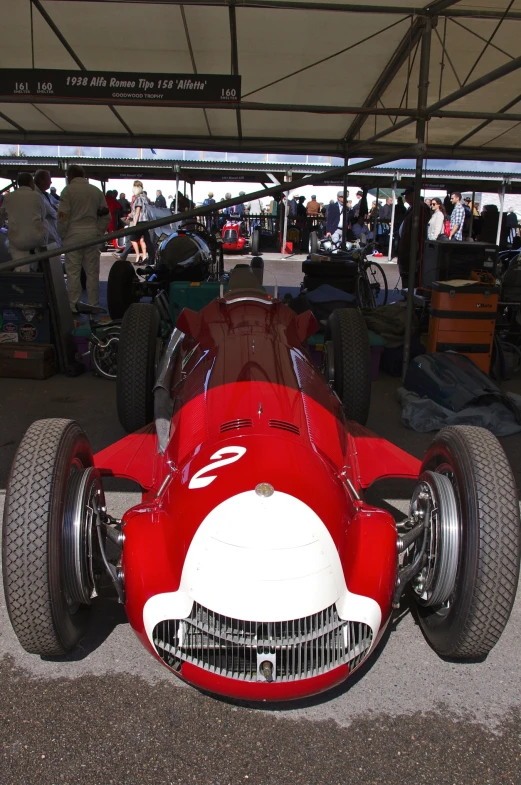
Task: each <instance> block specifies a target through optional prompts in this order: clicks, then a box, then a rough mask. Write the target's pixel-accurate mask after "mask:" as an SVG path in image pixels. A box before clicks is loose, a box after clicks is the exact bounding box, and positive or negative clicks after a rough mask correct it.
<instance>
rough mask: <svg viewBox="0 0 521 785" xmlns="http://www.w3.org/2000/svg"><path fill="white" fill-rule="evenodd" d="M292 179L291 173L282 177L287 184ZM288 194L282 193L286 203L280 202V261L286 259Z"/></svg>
mask: <svg viewBox="0 0 521 785" xmlns="http://www.w3.org/2000/svg"><path fill="white" fill-rule="evenodd" d="M292 177H293V175H292V173H291V172H287V173H286V176H285V177H284V180H286V181H287V182H291V179H292ZM289 193H290V192H289V191H285V192H284V195H285V197H286V201H285V202H281V204H283V205H284V227H283V230H282V248H281V258H282V259H285V257H286V240H287V239H288V213H289V201H288V196H289Z"/></svg>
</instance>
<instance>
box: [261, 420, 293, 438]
mask: <svg viewBox="0 0 521 785" xmlns="http://www.w3.org/2000/svg"><path fill="white" fill-rule="evenodd" d="M268 422H269V426H270V428H280V429H281V430H282V431H290V432H291V433H295V434H296V435H297V436H300V428H299V427H298V425H294V423H292V422H286V421H285V420H269V421H268Z"/></svg>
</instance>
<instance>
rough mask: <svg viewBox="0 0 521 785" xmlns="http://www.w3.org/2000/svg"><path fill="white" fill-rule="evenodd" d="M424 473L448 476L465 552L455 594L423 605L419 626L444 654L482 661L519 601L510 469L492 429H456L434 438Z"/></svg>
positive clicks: (516, 506) (516, 531)
mask: <svg viewBox="0 0 521 785" xmlns="http://www.w3.org/2000/svg"><path fill="white" fill-rule="evenodd" d="M425 470H432V471H437V472H441V473H443V474H446V475H447V476H448V477H449V479H450V480H451V482H452V485H453V488H454V491H455V496H456V502H457V506H458V511H459V521H460V552H459V557H458V567H457V574H456V582H455V586H454V590H453V593H452V595H451V597H450V598H449V600H448V602H447V603H444V604H443V605H441V606H438V607H425V606H422V605H420V604H418V606H417V613H418V619H419V623H420V626H421V628H422V630H423V634H424V635H425V637H426V639H427V641H428V642H429V644H430V645H431V647H432V648H433V649H434V651H436V653H437V654H439V655H440V656H443V657H450V658H452V659H457V660H468V659H480V658H483V657H485V656H486V655H487V654H488V653H489V652H490V650H491V649H492V648H493V647H494V646H495V644H496V643H497V641H498V640H499V637H500V636H501V633H502V632H503V630H504V628H505V625H506V623H507V621H508V618H509V616H510V612H511V610H512V606H513V604H514V599H515V596H516V589H517V583H518V578H519V554H520V523H519V501H518V496H517V490H516V484H515V481H514V477H513V474H512V469H511V468H510V464H509V462H508V459H507V457H506V455H505V453H504V451H503V448H502V447H501V445H500V443H499V441H498V440H497V439H496V437H495V436H494V435H493V434H491V433H490V431H487V430H485V429H484V428H476V427H472V426H468V425H458V426H455V427H449V428H443V430H441V431H440V432H439V433H438V434H437V436H436V437H435V438H434V439H433V441H432V443H431V446H430V447H429V449H428V451H427V453H426V455H425V458H424V460H423V464H422V469H421V471H422V472H423V471H425Z"/></svg>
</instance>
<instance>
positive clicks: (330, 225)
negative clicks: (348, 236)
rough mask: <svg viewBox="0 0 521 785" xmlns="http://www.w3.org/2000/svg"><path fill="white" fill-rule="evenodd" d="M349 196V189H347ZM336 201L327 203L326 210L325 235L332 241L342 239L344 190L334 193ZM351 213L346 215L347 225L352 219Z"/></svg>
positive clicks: (336, 241) (337, 241)
mask: <svg viewBox="0 0 521 785" xmlns="http://www.w3.org/2000/svg"><path fill="white" fill-rule="evenodd" d="M347 195H348V196H349V191H347ZM336 198H337V201H336V202H333V200H331V202H330V203H329V206H328V208H327V212H326V237H331V240H332V241H333V242H334V243H339V242H340V241H341V240H342V225H343V221H344V219H343V215H344V192H343V191H338V193H337V195H336ZM352 217H353V216H352V215H351V214H347V215H346V225H347V226H348V227H349V226H350V225H351V221H352Z"/></svg>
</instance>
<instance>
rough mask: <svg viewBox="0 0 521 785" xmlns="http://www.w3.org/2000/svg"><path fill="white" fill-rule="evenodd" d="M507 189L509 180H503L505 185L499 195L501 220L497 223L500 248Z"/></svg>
mask: <svg viewBox="0 0 521 785" xmlns="http://www.w3.org/2000/svg"><path fill="white" fill-rule="evenodd" d="M506 187H507V180H503V185H502V186H501V191H500V193H499V220H498V222H497V235H496V245H497V246H498V247H499V244H500V242H501V224H502V223H503V213H504V211H505V190H506Z"/></svg>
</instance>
